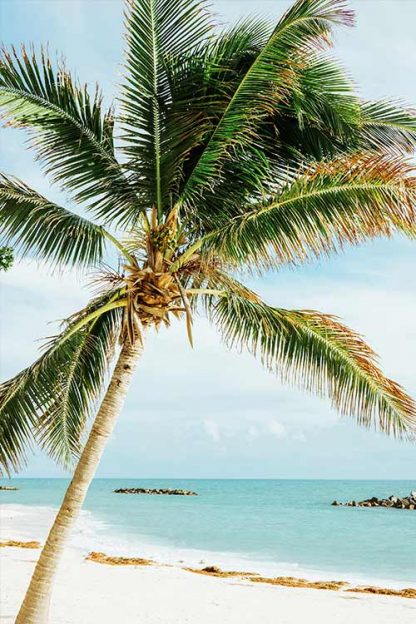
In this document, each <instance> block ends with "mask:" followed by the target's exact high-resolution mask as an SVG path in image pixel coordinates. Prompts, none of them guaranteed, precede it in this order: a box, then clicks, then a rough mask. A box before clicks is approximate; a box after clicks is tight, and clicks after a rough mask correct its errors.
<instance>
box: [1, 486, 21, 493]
mask: <svg viewBox="0 0 416 624" xmlns="http://www.w3.org/2000/svg"><path fill="white" fill-rule="evenodd" d="M12 490H17V487H14V486H13V485H0V492H10V491H12Z"/></svg>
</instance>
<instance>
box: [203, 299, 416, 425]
mask: <svg viewBox="0 0 416 624" xmlns="http://www.w3.org/2000/svg"><path fill="white" fill-rule="evenodd" d="M213 320H214V322H215V323H216V324H217V325H218V327H219V328H220V330H221V331H222V333H223V337H224V340H225V341H226V343H227V344H228V345H229V346H230V347H233V346H237V347H240V348H241V347H243V348H247V349H248V350H249V351H250V352H251V353H253V354H254V355H259V356H260V357H261V359H262V362H263V364H264V365H265V366H266V367H267V368H269V369H271V370H272V371H274V372H277V373H278V374H280V375H281V376H282V378H284V379H292V380H294V381H295V383H297V384H298V385H300V386H302V387H304V388H306V389H307V390H308V391H310V392H314V393H316V394H318V395H319V396H329V397H330V399H331V401H332V404H333V406H334V407H335V408H337V409H338V410H339V411H340V412H341V413H342V414H346V415H351V416H354V417H355V418H356V419H357V421H358V422H359V424H361V425H364V426H366V427H369V426H374V427H375V428H377V429H380V430H381V431H383V432H385V433H388V434H393V435H395V436H399V437H407V436H413V435H414V432H415V427H416V404H415V402H414V401H413V400H412V399H411V398H410V397H409V396H408V395H407V394H406V393H405V391H404V390H403V389H402V388H401V387H400V386H399V385H398V384H396V383H395V382H393V381H391V380H390V379H388V378H387V377H385V376H384V375H383V373H382V372H381V371H380V369H379V368H378V366H377V365H376V361H375V354H374V352H373V351H372V350H371V349H370V347H369V346H368V345H367V344H366V343H365V342H364V341H363V340H362V338H361V337H360V336H359V335H358V334H356V333H355V332H353V331H351V330H350V329H348V328H347V327H345V326H344V325H342V324H341V323H339V322H338V321H337V320H336V319H335V318H334V317H332V316H327V315H324V314H321V313H319V312H315V311H309V310H284V309H281V308H273V307H270V306H267V305H266V304H264V303H263V302H261V301H254V300H252V299H251V300H249V299H247V298H244V297H242V296H238V295H236V294H234V293H229V295H228V296H226V297H222V298H220V299H219V300H218V303H217V304H216V306H215V308H214V310H213Z"/></svg>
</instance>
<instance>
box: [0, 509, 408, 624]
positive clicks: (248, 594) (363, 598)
mask: <svg viewBox="0 0 416 624" xmlns="http://www.w3.org/2000/svg"><path fill="white" fill-rule="evenodd" d="M6 507H8V506H7V505H4V506H2V509H1V513H2V519H3V521H2V522H1V523H0V537H1V540H13V539H16V540H18V539H19V538H21V539H20V540H19V541H32V540H34V539H38V541H39V542H43V540H44V537H45V535H44V534H45V532H46V530H47V528H48V526H49V523H48V522H46V521H47V520H48V518H49V520H50V519H51V513H53V510H52V508H45V507H43V508H42V507H29V506H25V505H21V506H15V505H10V507H11V508H10V507H9V509H6ZM11 512H14V513H11ZM31 513H32V514H33V513H36V515H37V516H38V515H39V514H41V518H40V521H41V524H42V525H43V528H44V531H43V535H39V532H40V531H38V533H37V534H35V533H33V532H32V533H31V530H32V529H33V524H32V526H30V522H28V518H29V517H30V514H31ZM85 516H87V520H88V521H89V520H90V518H88V512H86V513H85V514H84V519H85ZM38 521H39V518H38ZM88 521H87V522H85V523H84V524H83V525H82V523H81V525H82V526H81V529H80V528H79V527H78V529H77V530H78V531H80V533H81V535H82V536H83V538H84V539H85V541H86V543H89V542H90V541H91V537H92V536H93V531H92V532H91V528H92V527H91V526H90V525H89V523H88ZM93 526H94V524H93ZM38 527H39V522H38ZM90 550H91V549H90ZM39 552H40V551H39V549H35V548H33V547H32V548H19V547H16V546H11V547H7V548H1V557H0V578H1V586H2V592H1V605H0V613H1V614H2V615H1V620H2V622H4V623H5V624H12V623H13V622H14V618H15V617H16V614H17V610H18V607H19V604H20V602H21V600H22V598H23V596H24V592H25V589H26V587H27V584H28V582H29V579H30V575H31V573H32V570H33V567H34V565H35V562H36V559H37V557H38V554H39ZM87 556H88V551H86V549H85V548H80V547H77V546H74V545H73V544H71V545H70V546H69V547H68V549H67V550H66V552H65V554H64V557H63V560H62V563H61V565H60V567H59V571H58V575H57V580H56V585H55V588H54V592H53V599H52V607H51V624H80V623H81V622H82V624H110V623H111V624H112V623H113V622H114V621H122V622H123V624H135V623H136V622H137V621H140V622H141V623H142V624H184V622H186V623H187V624H213V623H214V622H221V624H254V622H262V624H275V623H276V614H279V621H282V622H284V623H285V624H299V622H301V621H304V620H305V621H306V620H308V621H311V622H319V624H333V622H334V621H337V624H350V622H352V621H356V622H366V624H391V622H393V621H397V622H398V621H400V622H401V624H411V623H412V622H413V621H414V620H415V617H416V600H411V599H410V600H409V598H406V597H401V596H389V595H370V594H364V593H349V592H348V591H345V590H344V591H343V590H342V587H341V588H340V589H341V591H338V590H336V588H335V587H332V588H321V587H314V589H315V591H313V590H312V589H311V588H310V586H308V587H307V586H302V585H299V584H297V580H296V579H295V581H296V582H295V583H292V584H291V582H290V581H289V580H288V579H286V581H285V582H280V583H267V582H264V579H263V578H261V577H258V578H257V579H256V580H253V578H251V580H250V579H248V578H247V576H244V575H242V574H240V573H238V574H237V573H235V574H230V573H229V572H228V573H227V572H225V573H222V572H221V573H219V572H218V571H217V570H214V572H212V571H211V572H208V573H207V572H206V571H205V572H204V571H202V570H201V567H202V566H201V565H200V566H199V568H200V569H199V570H195V569H194V570H190V571H189V570H186V569H183V568H185V567H187V566H185V564H184V563H182V564H181V566H179V565H172V564H165V565H164V564H162V563H161V562H159V561H155V562H148V561H145V562H143V561H141V562H137V561H133V564H131V565H113V564H111V565H103V564H100V563H96V562H95V561H91V560H89V561H88V560H86V557H87ZM110 558H111V557H110ZM146 559H147V558H146ZM148 563H152V565H148ZM238 569H243V568H238ZM244 569H247V570H250V569H251V568H250V567H247V568H244ZM201 572H202V573H201ZM253 573H254V570H253ZM254 576H255V575H254ZM291 576H293V575H292V574H291ZM331 577H332V575H326V578H327V579H328V578H331ZM409 585H410V584H407V586H409ZM312 586H313V585H312ZM405 586H406V585H403V587H405ZM316 589H320V591H316ZM345 589H348V588H345ZM74 596H76V600H75V598H74Z"/></svg>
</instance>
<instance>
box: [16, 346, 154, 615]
mask: <svg viewBox="0 0 416 624" xmlns="http://www.w3.org/2000/svg"><path fill="white" fill-rule="evenodd" d="M141 352H142V345H141V344H140V343H139V342H136V344H135V345H134V346H131V345H130V344H126V345H124V346H123V348H122V350H121V353H120V356H119V359H118V361H117V364H116V366H115V369H114V373H113V376H112V378H111V381H110V384H109V386H108V389H107V392H106V394H105V396H104V399H103V401H102V403H101V406H100V409H99V411H98V414H97V416H96V419H95V421H94V424H93V426H92V428H91V432H90V435H89V437H88V440H87V443H86V444H85V447H84V450H83V452H82V454H81V457H80V459H79V462H78V465H77V467H76V470H75V472H74V476H73V478H72V481H71V483H70V485H69V487H68V489H67V491H66V494H65V498H64V500H63V502H62V505H61V508H60V509H59V511H58V514H57V516H56V518H55V522H54V524H53V526H52V528H51V530H50V532H49V535H48V538H47V540H46V543H45V546H44V547H43V550H42V552H41V554H40V557H39V560H38V562H37V564H36V567H35V570H34V572H33V576H32V579H31V581H30V585H29V588H28V590H27V593H26V596H25V599H24V601H23V603H22V606H21V608H20V611H19V614H18V616H17V619H16V624H46V623H47V622H48V618H49V604H50V597H51V592H52V585H53V581H54V577H55V574H56V571H57V568H58V565H59V562H60V559H61V555H62V553H63V550H64V546H65V543H66V541H67V539H68V538H69V536H70V533H71V529H72V526H73V524H74V522H75V520H76V519H77V517H78V515H79V512H80V511H81V507H82V504H83V502H84V499H85V496H86V494H87V491H88V488H89V486H90V483H91V481H92V479H93V478H94V475H95V472H96V470H97V467H98V464H99V462H100V459H101V456H102V454H103V451H104V448H105V446H106V443H107V441H108V439H109V437H110V436H111V433H112V431H113V428H114V425H115V423H116V421H117V417H118V415H119V414H120V412H121V410H122V408H123V404H124V399H125V397H126V394H127V391H128V389H129V386H130V382H131V379H132V376H133V373H134V370H135V368H136V364H137V361H138V359H139V356H140V355H141Z"/></svg>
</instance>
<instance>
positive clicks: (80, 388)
mask: <svg viewBox="0 0 416 624" xmlns="http://www.w3.org/2000/svg"><path fill="white" fill-rule="evenodd" d="M113 296H114V293H113V292H110V293H107V294H105V295H104V296H101V297H99V298H97V299H96V300H95V301H94V302H92V303H91V304H90V305H89V306H87V308H86V309H84V310H83V311H82V312H81V313H79V314H77V315H74V317H73V318H71V319H70V321H69V322H68V323H67V325H66V327H65V329H64V330H63V332H62V333H61V334H60V335H58V336H56V337H54V338H53V339H51V340H50V341H49V342H48V344H47V348H46V350H45V352H44V353H43V354H42V355H41V357H40V358H39V359H38V360H37V361H36V362H35V363H34V364H32V365H31V366H30V367H29V368H27V369H25V370H23V371H22V372H21V373H19V374H18V375H16V376H15V377H14V378H13V379H10V380H8V381H6V382H4V383H2V384H1V385H0V468H1V467H2V468H3V470H4V471H5V472H6V473H8V474H10V472H11V470H18V469H19V467H20V466H21V465H22V463H24V462H25V458H26V454H27V450H28V449H29V448H31V447H32V446H33V444H34V443H35V442H39V443H40V444H41V446H42V447H43V448H45V449H46V450H47V452H48V453H49V454H50V455H51V456H52V457H53V458H54V459H56V460H57V461H59V462H61V463H63V464H64V465H68V464H69V463H70V461H71V459H73V458H74V457H75V456H76V455H77V454H78V453H79V450H80V447H81V442H82V433H83V432H84V429H85V425H86V421H87V419H88V417H89V415H90V414H91V412H92V410H93V408H94V405H95V402H96V400H97V399H98V398H99V396H100V394H101V392H102V389H103V385H104V383H105V379H106V373H107V370H108V366H109V362H110V360H111V357H112V355H113V350H114V347H115V344H116V340H117V337H118V335H119V333H120V329H121V315H122V312H121V308H114V309H112V310H108V311H106V312H104V313H103V314H101V315H99V316H97V318H95V319H93V320H92V321H91V322H88V323H86V324H85V325H83V326H82V327H80V328H79V329H78V330H76V331H74V328H75V325H77V324H79V320H80V318H83V317H85V316H86V315H88V314H91V312H92V311H94V310H98V309H99V308H100V307H102V306H103V305H104V304H105V303H106V302H107V301H108V300H109V299H111V298H112V297H113Z"/></svg>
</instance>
